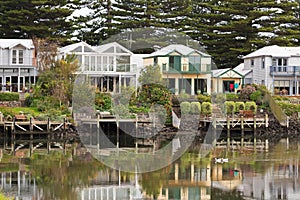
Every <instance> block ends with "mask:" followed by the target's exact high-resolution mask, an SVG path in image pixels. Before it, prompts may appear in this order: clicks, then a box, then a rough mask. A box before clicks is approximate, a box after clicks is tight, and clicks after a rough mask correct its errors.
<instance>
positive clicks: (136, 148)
mask: <svg viewBox="0 0 300 200" xmlns="http://www.w3.org/2000/svg"><path fill="white" fill-rule="evenodd" d="M137 135H138V116H137V114H136V115H135V150H136V152H138V139H137Z"/></svg>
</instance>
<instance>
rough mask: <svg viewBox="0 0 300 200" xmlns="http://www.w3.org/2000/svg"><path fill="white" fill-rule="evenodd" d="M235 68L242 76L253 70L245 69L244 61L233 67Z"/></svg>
mask: <svg viewBox="0 0 300 200" xmlns="http://www.w3.org/2000/svg"><path fill="white" fill-rule="evenodd" d="M233 70H234V71H236V72H238V73H239V74H241V75H242V76H246V75H247V74H249V73H250V72H252V70H251V69H245V68H244V63H241V64H239V65H238V66H236V67H235V68H233Z"/></svg>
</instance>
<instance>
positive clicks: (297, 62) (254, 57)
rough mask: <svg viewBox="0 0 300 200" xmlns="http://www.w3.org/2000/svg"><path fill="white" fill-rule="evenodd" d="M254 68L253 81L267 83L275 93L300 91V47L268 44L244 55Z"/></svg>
mask: <svg viewBox="0 0 300 200" xmlns="http://www.w3.org/2000/svg"><path fill="white" fill-rule="evenodd" d="M243 59H244V69H245V70H252V83H255V84H261V85H265V86H266V87H267V88H268V89H269V90H270V91H272V92H274V93H275V94H277V93H278V94H279V93H280V92H283V91H286V92H287V94H288V95H299V93H300V47H280V46H277V45H272V46H266V47H263V48H261V49H258V50H257V51H254V52H252V53H250V54H248V55H246V56H244V57H243Z"/></svg>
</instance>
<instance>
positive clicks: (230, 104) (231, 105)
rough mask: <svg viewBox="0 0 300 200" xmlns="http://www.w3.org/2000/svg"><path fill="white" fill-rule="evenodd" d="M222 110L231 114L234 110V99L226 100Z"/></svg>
mask: <svg viewBox="0 0 300 200" xmlns="http://www.w3.org/2000/svg"><path fill="white" fill-rule="evenodd" d="M224 111H225V113H226V114H232V113H234V112H235V103H234V101H226V102H225V104H224Z"/></svg>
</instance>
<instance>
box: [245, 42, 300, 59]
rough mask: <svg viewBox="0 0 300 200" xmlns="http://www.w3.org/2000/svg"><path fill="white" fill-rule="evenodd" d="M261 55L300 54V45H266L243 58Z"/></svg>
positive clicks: (282, 55) (286, 55) (288, 55)
mask: <svg viewBox="0 0 300 200" xmlns="http://www.w3.org/2000/svg"><path fill="white" fill-rule="evenodd" d="M260 56H272V57H291V56H300V47H280V46H277V45H272V46H265V47H263V48H261V49H258V50H256V51H254V52H252V53H250V54H248V55H246V56H244V57H243V59H245V58H253V57H260Z"/></svg>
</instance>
